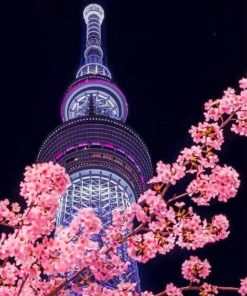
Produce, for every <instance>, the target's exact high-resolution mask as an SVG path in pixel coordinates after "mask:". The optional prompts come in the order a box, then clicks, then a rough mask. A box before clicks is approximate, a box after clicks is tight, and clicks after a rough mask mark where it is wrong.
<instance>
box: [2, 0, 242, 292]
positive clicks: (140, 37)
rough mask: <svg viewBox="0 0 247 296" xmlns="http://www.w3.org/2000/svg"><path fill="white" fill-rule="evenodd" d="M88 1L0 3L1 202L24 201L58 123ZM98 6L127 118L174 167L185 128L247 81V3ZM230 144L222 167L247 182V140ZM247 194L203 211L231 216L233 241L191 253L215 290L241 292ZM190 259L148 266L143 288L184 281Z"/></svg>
mask: <svg viewBox="0 0 247 296" xmlns="http://www.w3.org/2000/svg"><path fill="white" fill-rule="evenodd" d="M88 3H90V1H81V0H32V1H31V0H30V1H17V0H16V1H14V0H13V1H2V2H1V17H0V20H1V22H2V23H1V26H0V28H1V57H0V58H1V72H2V80H1V82H2V85H1V116H0V129H1V139H2V140H1V150H0V151H1V153H0V157H1V159H0V163H1V173H0V174H1V182H0V196H1V197H6V196H8V197H11V198H13V199H18V183H19V181H20V180H21V177H22V172H23V168H24V166H25V165H26V164H31V163H32V162H34V160H35V157H36V154H37V151H38V149H39V147H40V145H41V143H42V141H43V139H44V138H45V137H46V135H47V134H48V133H49V132H50V131H51V130H52V129H53V128H55V127H56V126H57V125H58V124H60V118H59V106H60V102H61V98H62V95H63V93H64V91H65V90H66V87H67V86H68V85H69V84H70V83H71V82H72V80H73V79H74V76H75V73H76V70H77V68H78V66H79V63H80V58H81V56H82V52H83V48H84V47H83V46H84V43H83V39H82V36H83V33H82V29H83V23H82V18H81V14H82V9H83V7H84V6H85V5H86V4H88ZM96 3H99V4H102V5H103V7H104V9H105V14H106V19H105V21H104V26H103V32H104V36H105V38H104V50H105V55H106V61H107V64H108V66H109V67H110V69H111V71H112V74H113V77H114V81H115V82H116V83H117V84H118V85H119V86H120V88H121V89H122V90H123V92H124V93H125V94H126V97H127V99H128V102H129V109H130V111H129V117H128V121H127V122H128V124H130V125H131V126H132V127H133V128H135V129H136V130H137V131H138V132H139V134H140V135H141V136H142V137H143V139H144V140H145V142H146V143H147V145H148V146H149V148H150V152H151V155H152V157H153V160H154V163H155V162H156V161H157V160H159V159H162V160H163V161H165V162H172V161H174V160H175V158H176V155H177V153H178V151H179V150H180V149H182V148H183V147H184V146H185V145H187V146H188V145H190V144H191V142H190V140H189V137H188V135H187V130H188V129H189V128H190V126H191V125H192V124H195V123H196V122H198V121H199V120H200V119H201V114H202V105H203V103H204V102H205V101H206V100H207V99H208V98H210V97H217V96H220V94H221V92H222V91H223V90H224V89H225V88H226V87H227V86H232V87H235V86H237V81H238V80H239V79H240V78H241V77H242V76H244V74H245V75H246V72H247V71H246V66H247V57H246V52H247V46H246V38H247V28H246V27H247V13H246V11H247V7H246V5H245V1H238V0H235V1H221V0H217V1H215V0H212V1H210V0H209V1H162V0H160V1H141V0H135V1H134V0H125V1H123V0H122V1H120V0H109V1H106V0H105V1H96ZM226 140H227V143H226V144H225V145H224V149H223V152H222V153H221V155H220V157H221V163H226V164H228V165H232V166H234V167H235V168H236V169H237V170H238V171H239V173H240V176H241V180H244V179H245V180H246V179H247V173H246V171H247V170H246V166H247V156H246V151H247V145H246V140H245V139H243V138H240V137H237V136H236V137H235V136H233V135H232V134H231V133H227V134H226ZM178 190H179V191H181V190H183V189H182V188H179V189H178ZM246 191H247V190H246V185H244V184H242V185H241V188H240V190H239V195H238V197H237V198H236V199H234V200H231V201H230V202H229V203H228V204H214V205H213V206H212V207H210V208H206V209H204V210H203V211H202V212H203V215H205V216H210V215H213V214H214V213H219V212H222V213H225V214H226V215H228V217H229V219H230V222H231V229H232V233H231V235H230V237H229V238H228V239H227V240H225V241H223V242H220V243H218V244H215V245H208V246H206V247H205V248H204V249H203V250H200V251H196V252H193V254H199V255H201V256H202V257H206V256H207V257H208V258H209V260H210V261H212V263H213V272H212V276H211V277H210V279H211V280H212V282H213V283H215V284H222V285H227V284H229V285H233V286H235V285H238V278H240V277H243V276H244V275H245V274H247V255H246V250H247V239H246V237H247V202H246V199H247V196H246ZM244 193H245V194H244ZM188 256H189V252H186V251H181V250H179V249H177V250H175V251H174V252H172V253H171V254H169V255H167V256H163V257H160V258H157V259H156V260H153V261H151V262H150V263H149V264H147V265H146V266H142V267H141V268H140V274H141V278H142V285H143V288H146V289H153V290H155V291H159V290H160V289H162V288H163V287H164V285H165V284H166V283H168V282H170V281H172V280H175V281H176V283H178V284H182V285H183V284H185V283H184V282H183V281H180V280H179V279H180V267H179V266H180V264H181V262H182V260H183V259H184V258H186V257H188ZM191 295H192V294H191ZM228 295H230V294H228Z"/></svg>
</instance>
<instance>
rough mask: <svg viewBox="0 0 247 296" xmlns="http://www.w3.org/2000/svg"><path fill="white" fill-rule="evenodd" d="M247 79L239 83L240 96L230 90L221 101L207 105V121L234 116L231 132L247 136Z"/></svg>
mask: <svg viewBox="0 0 247 296" xmlns="http://www.w3.org/2000/svg"><path fill="white" fill-rule="evenodd" d="M246 80H247V79H246V78H243V79H241V80H240V81H239V86H240V88H241V92H240V94H239V95H238V94H236V92H235V90H234V89H232V88H228V89H227V90H226V91H224V95H223V97H222V98H221V99H217V100H209V101H208V102H207V103H205V113H204V115H205V118H206V121H218V120H222V118H223V117H224V116H225V115H230V114H234V115H235V116H233V117H232V120H234V121H235V123H233V124H232V126H231V130H232V131H233V132H235V133H236V134H239V135H242V136H247V120H246V118H247V85H246Z"/></svg>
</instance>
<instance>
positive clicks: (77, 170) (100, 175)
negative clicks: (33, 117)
mask: <svg viewBox="0 0 247 296" xmlns="http://www.w3.org/2000/svg"><path fill="white" fill-rule="evenodd" d="M83 17H84V20H85V23H86V25H87V36H86V49H85V52H84V58H85V63H84V64H83V65H82V66H81V67H80V68H79V70H78V72H77V75H76V79H75V80H74V82H73V83H72V84H71V85H70V86H69V88H68V89H67V91H66V92H65V94H64V97H63V100H62V104H61V117H62V121H63V123H62V124H61V125H60V126H58V127H57V128H55V129H54V130H53V131H52V132H51V133H50V134H49V135H48V136H47V138H46V139H45V141H44V142H43V144H42V146H41V148H40V150H39V154H38V158H37V160H38V162H46V161H54V162H57V163H59V164H60V165H62V166H64V167H65V168H66V171H67V173H68V174H69V175H70V178H71V184H72V185H71V186H70V187H69V189H68V191H67V193H66V194H65V195H64V196H63V197H62V198H61V204H60V209H59V212H58V215H57V225H60V224H62V225H64V226H67V225H69V224H70V222H71V220H72V219H73V217H74V216H76V214H77V211H78V209H79V208H81V207H92V208H93V209H94V211H95V212H96V213H97V215H98V216H99V217H100V218H101V220H102V222H103V225H104V227H107V226H109V225H110V224H111V213H112V210H113V209H115V208H116V207H118V206H124V207H125V208H128V207H129V205H130V204H131V203H132V202H134V201H136V199H137V198H138V196H139V195H140V194H141V193H142V192H143V191H144V190H145V189H146V183H147V181H148V180H149V179H150V177H151V176H152V163H151V158H150V155H149V152H148V149H147V147H146V145H145V144H144V142H143V141H142V139H141V138H140V136H139V135H138V134H137V133H136V132H135V131H134V130H133V129H132V128H130V127H129V126H128V125H126V124H125V121H126V118H127V115H128V105H127V101H126V98H125V96H124V94H123V93H122V91H121V90H120V89H119V88H118V87H117V86H116V85H115V84H114V83H113V82H112V76H111V73H110V71H109V69H108V68H107V67H106V66H105V65H104V64H103V50H102V48H101V24H102V22H103V19H104V10H103V9H102V7H101V6H99V5H97V4H90V5H88V6H87V7H86V8H85V9H84V12H83ZM119 254H120V257H121V259H122V260H123V261H130V265H129V268H128V270H127V272H126V274H124V275H122V276H121V277H115V278H113V279H111V280H109V281H106V282H102V283H101V284H102V285H103V286H106V287H108V288H114V287H116V286H117V284H119V283H121V282H127V281H128V282H136V283H137V291H138V290H139V289H140V288H139V276H138V269H137V264H136V262H133V261H132V260H131V259H130V258H129V256H128V254H127V251H126V247H125V246H123V247H122V248H120V249H119ZM68 288H69V285H68ZM71 295H76V294H75V293H73V292H71Z"/></svg>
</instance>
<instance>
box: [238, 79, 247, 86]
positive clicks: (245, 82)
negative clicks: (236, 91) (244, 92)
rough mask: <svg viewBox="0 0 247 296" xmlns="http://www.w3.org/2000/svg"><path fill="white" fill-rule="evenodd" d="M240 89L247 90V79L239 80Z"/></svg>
mask: <svg viewBox="0 0 247 296" xmlns="http://www.w3.org/2000/svg"><path fill="white" fill-rule="evenodd" d="M239 87H240V88H242V89H246V88H247V78H242V79H240V80H239Z"/></svg>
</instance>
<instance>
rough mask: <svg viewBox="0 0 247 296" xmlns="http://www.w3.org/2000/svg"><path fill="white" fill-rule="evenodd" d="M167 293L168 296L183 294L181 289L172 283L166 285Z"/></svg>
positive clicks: (181, 295)
mask: <svg viewBox="0 0 247 296" xmlns="http://www.w3.org/2000/svg"><path fill="white" fill-rule="evenodd" d="M165 293H166V295H167V296H183V293H182V291H181V289H179V288H177V287H176V286H174V285H173V284H172V283H170V284H168V285H166V288H165Z"/></svg>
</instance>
